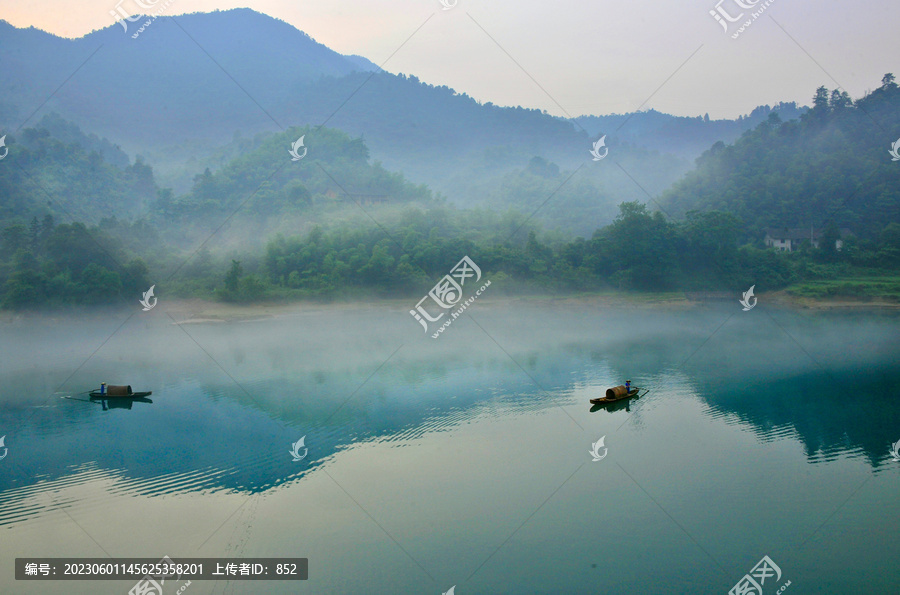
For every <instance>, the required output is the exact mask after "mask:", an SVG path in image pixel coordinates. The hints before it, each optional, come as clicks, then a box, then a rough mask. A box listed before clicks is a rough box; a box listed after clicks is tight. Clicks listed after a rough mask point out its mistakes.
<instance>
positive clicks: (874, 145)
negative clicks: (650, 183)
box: [660, 74, 900, 236]
mask: <svg viewBox="0 0 900 595" xmlns="http://www.w3.org/2000/svg"><path fill="white" fill-rule="evenodd" d="M898 135H900V89H898V86H897V84H896V83H895V82H894V77H893V75H891V74H888V75H885V77H884V79H883V80H882V85H881V87H879V88H878V89H876V90H875V91H873V92H871V93H869V94H868V95H866V96H865V97H863V98H861V99H858V100H856V101H853V100H852V99H851V98H850V97H849V96H848V95H847V93H846V92H841V91H838V90H835V91H831V92H830V93H829V91H828V90H827V89H825V87H820V88H819V89H818V90H817V91H816V94H815V97H814V99H813V107H812V109H811V110H810V111H808V112H807V113H805V114H804V115H803V116H802V117H801V118H800V120H799V121H791V122H782V121H781V120H780V118H779V117H778V116H777V114H773V115H770V116H769V118H768V119H767V120H766V121H765V122H763V123H762V124H760V125H759V126H757V127H756V128H755V129H754V130H752V131H748V132H747V133H745V134H744V135H743V136H741V138H740V139H738V140H737V141H736V142H735V143H734V144H733V145H725V144H724V143H721V142H719V143H716V144H715V145H713V147H712V148H711V149H710V150H708V151H706V152H705V153H704V154H703V155H702V156H701V157H700V158H699V159H698V160H697V168H696V169H695V170H694V171H692V172H691V173H689V174H688V175H687V176H685V177H684V179H683V180H681V181H679V182H678V183H676V184H675V185H674V186H673V187H672V189H671V190H670V191H669V192H667V193H666V194H665V195H663V197H662V199H661V201H660V202H661V204H662V206H663V207H664V209H665V210H666V212H668V213H669V214H671V215H672V216H675V217H679V216H681V215H683V214H684V213H686V212H687V211H690V210H701V211H709V210H719V211H726V212H729V213H732V214H734V215H737V216H738V217H739V218H741V219H742V220H743V223H744V226H745V228H746V229H747V231H748V232H749V233H750V234H751V235H761V234H762V233H763V229H764V228H765V227H806V226H809V225H815V226H816V227H822V226H827V225H829V224H834V225H836V226H837V227H842V228H843V227H847V228H850V229H851V230H852V231H854V232H855V233H857V234H863V235H865V236H874V235H876V234H877V233H878V232H879V231H880V230H881V229H882V228H883V227H884V226H886V225H887V224H888V223H891V222H900V163H898V162H896V161H892V159H891V155H890V154H889V151H890V150H891V147H892V145H893V143H894V142H895V141H896V140H897V136H898Z"/></svg>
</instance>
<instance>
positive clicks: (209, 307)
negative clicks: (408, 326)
mask: <svg viewBox="0 0 900 595" xmlns="http://www.w3.org/2000/svg"><path fill="white" fill-rule="evenodd" d="M740 297H741V296H740V295H735V296H734V298H733V300H732V299H731V298H729V297H727V295H725V294H720V295H718V296H717V297H716V298H714V299H710V298H704V299H697V298H696V297H694V296H692V297H691V298H689V297H686V296H685V293H683V292H627V291H605V292H594V293H579V294H570V295H541V294H524V295H515V296H504V295H494V296H485V297H484V298H482V299H481V300H479V302H478V304H479V306H480V307H481V308H496V307H510V308H515V307H516V306H517V305H531V306H534V305H542V304H546V305H548V306H553V307H559V306H586V307H601V308H627V309H668V310H684V309H693V308H703V307H707V306H709V305H711V304H717V303H718V304H723V303H728V302H731V301H734V302H735V307H739V306H740V304H739V303H738V300H739V299H740ZM755 297H756V298H757V300H758V301H757V303H758V304H768V305H774V306H777V307H779V308H792V309H803V310H848V311H861V310H900V302H897V301H891V300H887V299H879V298H866V297H858V298H857V297H847V296H835V297H809V296H805V295H796V294H794V293H792V292H791V290H790V289H787V290H781V291H774V292H766V293H757V294H756V296H755ZM415 301H416V300H413V299H412V298H390V299H379V298H376V299H372V300H362V299H352V300H342V301H337V300H336V301H330V302H325V301H299V300H298V301H259V302H253V303H234V302H219V301H211V300H203V299H199V298H165V297H164V296H163V297H161V298H160V301H159V305H158V306H157V307H156V308H154V309H153V310H150V311H148V312H142V311H140V308H139V304H137V305H136V306H135V308H136V309H137V312H136V314H135V315H142V316H143V315H150V314H157V315H159V314H162V315H165V316H168V317H170V318H171V319H172V324H217V323H240V322H248V321H253V320H261V319H266V318H275V317H279V316H286V315H291V314H297V313H300V312H303V313H310V312H326V311H328V312H334V311H339V310H342V309H343V310H355V311H359V310H367V309H370V310H372V311H373V313H375V312H379V311H384V310H385V309H388V310H396V311H406V310H410V309H412V307H413V306H414V304H415ZM111 308H112V310H111ZM111 308H110V307H107V308H84V307H79V308H72V309H71V310H62V309H57V310H42V311H23V312H14V311H9V310H4V311H0V322H6V323H8V322H12V321H14V320H17V319H21V318H28V317H31V316H41V317H42V318H45V319H47V320H48V321H52V320H57V319H58V320H63V319H69V318H71V317H100V316H108V315H109V313H110V312H111V311H115V312H117V313H119V312H122V311H123V309H122V308H118V307H114V306H113V307H111Z"/></svg>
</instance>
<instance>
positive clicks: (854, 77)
mask: <svg viewBox="0 0 900 595" xmlns="http://www.w3.org/2000/svg"><path fill="white" fill-rule="evenodd" d="M725 1H726V3H728V2H732V3H733V0H725ZM143 4H144V5H145V6H150V4H149V3H147V2H143ZM690 4H691V6H690V7H678V8H675V7H673V6H670V5H668V4H664V3H662V2H654V1H652V0H642V1H639V2H634V3H630V4H629V5H627V6H626V5H621V4H613V3H598V4H594V5H584V4H582V3H577V4H576V3H575V2H562V3H558V4H556V5H553V6H552V7H551V6H529V5H525V4H523V3H512V2H509V1H507V0H501V1H500V2H495V3H492V5H491V6H484V5H480V4H474V3H471V2H468V1H467V0H459V1H458V3H457V4H456V5H455V6H454V7H453V8H452V9H449V10H442V6H441V3H440V2H439V0H426V1H422V0H420V1H418V2H413V1H412V0H401V1H397V2H392V3H391V5H390V8H385V7H383V6H370V5H368V4H366V3H363V2H360V1H358V0H353V1H350V2H344V3H341V4H339V5H338V4H325V3H317V4H314V5H304V6H297V5H288V4H287V3H283V2H279V1H277V0H262V1H260V2H258V3H255V5H254V6H252V7H246V6H244V5H243V3H240V2H223V1H219V0H198V1H189V0H176V1H174V2H172V4H171V5H170V6H169V7H168V8H166V9H164V12H163V14H164V15H165V16H175V17H177V16H179V15H183V14H187V13H196V12H211V11H215V10H229V9H232V8H251V9H252V10H255V11H257V12H260V13H263V14H266V15H268V16H271V17H273V18H277V19H280V20H283V21H285V22H287V23H289V24H290V25H292V26H293V27H295V28H297V29H299V30H301V31H303V32H304V33H306V34H308V35H309V36H310V37H312V38H313V39H315V40H316V41H318V42H319V43H322V44H324V45H326V46H328V47H329V48H331V49H333V50H335V51H337V52H340V53H342V54H345V55H360V56H363V57H365V58H367V59H369V60H371V61H372V62H373V63H375V64H377V65H380V66H382V67H383V68H384V69H385V70H386V71H388V72H391V73H395V74H396V73H404V74H410V75H415V76H417V77H418V78H420V79H421V80H422V81H423V82H426V83H429V84H434V85H447V86H449V87H451V88H453V89H455V90H457V91H458V92H460V93H467V94H469V95H471V96H472V97H474V98H475V99H477V100H479V101H481V102H485V103H486V102H493V103H495V104H497V105H501V106H518V105H521V106H522V107H526V108H535V109H541V110H546V111H547V112H548V113H550V114H553V115H556V116H562V117H569V116H571V117H577V116H580V115H607V114H616V113H618V114H621V113H629V112H634V111H638V110H647V109H655V110H658V111H660V112H664V113H669V114H673V115H677V116H691V117H694V116H702V115H704V114H707V113H708V114H709V116H710V118H713V119H723V118H736V117H738V116H739V115H743V114H747V113H749V112H750V111H752V110H753V108H755V107H757V106H759V105H766V104H769V105H774V104H776V103H779V102H782V101H784V102H791V101H793V102H796V103H798V104H799V105H809V104H810V100H811V93H810V90H811V89H815V88H816V87H819V86H821V85H825V86H827V87H828V88H835V87H838V86H840V87H841V88H842V89H844V90H846V91H847V92H848V93H849V94H850V95H851V96H853V97H860V96H862V95H864V94H865V93H866V91H868V90H871V89H873V88H875V87H877V84H878V81H879V80H880V79H881V76H882V75H883V74H884V73H885V72H891V71H893V70H895V69H894V68H893V64H892V60H891V55H890V52H888V51H886V49H885V48H884V47H883V44H881V43H879V42H880V40H881V39H888V38H889V35H891V34H892V33H893V31H891V30H889V28H890V26H891V25H890V23H891V22H896V21H897V17H900V7H898V6H897V5H896V4H889V3H888V2H886V1H885V0H878V1H876V2H875V3H874V4H873V5H871V6H872V8H869V10H867V11H865V12H863V11H860V10H858V9H857V8H855V7H854V6H851V5H847V4H844V3H837V2H826V3H822V4H821V6H819V7H818V8H817V9H816V10H814V11H810V10H808V9H806V8H805V7H801V6H799V5H792V4H790V3H779V2H771V0H770V6H769V7H768V8H767V9H766V10H765V12H764V13H762V14H761V15H760V17H759V19H758V20H756V21H754V22H753V24H752V26H751V27H748V28H747V30H746V31H745V32H743V34H741V35H740V37H739V38H737V39H733V38H732V37H731V34H732V33H733V29H729V31H728V33H726V32H724V31H723V30H722V27H721V26H720V24H718V23H717V22H716V20H715V19H714V18H713V17H712V16H711V14H710V12H711V11H712V10H713V9H714V8H716V6H717V3H715V2H712V1H708V0H704V1H702V2H692V3H690ZM719 4H722V3H719ZM764 4H765V2H759V3H758V4H757V5H756V6H762V5H764ZM163 5H164V3H161V2H159V3H155V4H153V5H152V9H151V10H142V9H141V8H140V7H139V5H138V4H137V3H135V2H134V0H124V1H120V2H118V3H113V2H111V1H110V0H87V1H86V2H84V3H81V4H80V5H79V9H78V10H77V12H76V11H72V10H71V9H70V5H69V4H63V3H61V2H56V1H51V2H46V3H42V4H41V5H40V6H37V5H30V4H28V5H14V6H5V7H3V8H2V9H0V18H2V19H4V20H6V21H7V22H9V23H10V24H11V25H13V26H15V27H19V28H27V27H31V26H34V27H36V28H38V29H41V30H43V31H46V32H49V33H52V34H54V35H59V36H62V37H68V38H78V37H82V36H84V35H86V34H88V33H90V32H91V31H93V30H99V29H104V28H107V27H110V26H112V27H116V26H117V25H116V24H115V22H114V19H113V17H112V16H111V15H110V13H111V12H114V11H115V9H116V8H117V7H119V8H121V9H124V10H125V11H127V12H128V13H129V14H139V13H141V12H149V13H152V12H154V11H155V10H159V7H161V6H163ZM722 7H723V10H725V11H726V12H728V11H730V12H729V14H735V16H736V13H735V12H734V10H733V9H732V8H729V7H727V6H725V5H724V4H722ZM67 9H68V10H67ZM873 9H874V10H873ZM735 10H739V9H735ZM869 14H877V15H879V18H877V19H870V18H868V15H869ZM892 15H893V17H895V18H891V16H892ZM863 19H865V21H863ZM733 26H736V25H733ZM123 35H124V33H123ZM535 39H540V40H541V42H540V43H535ZM848 48H852V51H848ZM473 64H477V65H479V67H478V68H472V65H473Z"/></svg>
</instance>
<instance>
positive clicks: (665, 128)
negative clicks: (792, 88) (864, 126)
mask: <svg viewBox="0 0 900 595" xmlns="http://www.w3.org/2000/svg"><path fill="white" fill-rule="evenodd" d="M806 110H807V108H805V107H798V106H797V104H796V103H793V102H790V103H779V104H777V105H775V106H774V107H770V106H768V105H761V106H759V107H757V108H756V109H754V110H753V111H752V112H750V114H748V115H747V116H739V117H738V118H737V119H736V120H727V119H724V120H710V119H709V115H708V114H706V115H704V116H697V117H694V118H689V117H683V116H672V115H670V114H664V113H662V112H658V111H656V110H653V109H651V110H647V111H644V112H633V113H630V114H610V115H606V116H581V117H578V118H575V121H576V122H578V124H579V125H581V126H582V127H584V129H585V130H587V131H588V133H589V134H591V135H592V136H600V135H601V134H610V135H612V136H614V137H615V138H617V139H619V140H620V141H621V142H625V143H630V144H633V145H637V146H640V147H644V148H645V149H654V150H656V151H659V152H660V153H670V154H673V155H676V156H678V157H681V158H683V159H687V160H690V161H693V160H694V159H696V158H697V157H699V156H700V155H701V154H702V153H703V152H704V151H706V150H707V149H709V147H711V146H712V145H714V144H715V143H717V142H719V141H722V142H725V143H731V142H733V141H734V140H735V139H737V138H738V137H739V136H740V135H741V134H743V133H744V132H746V131H748V130H750V129H752V128H755V127H756V126H757V125H758V124H760V123H761V122H763V121H765V119H766V118H768V116H769V114H771V113H773V112H774V113H777V114H778V117H779V118H781V120H782V121H787V120H796V119H797V118H799V117H800V116H801V115H802V114H803V113H804V112H806Z"/></svg>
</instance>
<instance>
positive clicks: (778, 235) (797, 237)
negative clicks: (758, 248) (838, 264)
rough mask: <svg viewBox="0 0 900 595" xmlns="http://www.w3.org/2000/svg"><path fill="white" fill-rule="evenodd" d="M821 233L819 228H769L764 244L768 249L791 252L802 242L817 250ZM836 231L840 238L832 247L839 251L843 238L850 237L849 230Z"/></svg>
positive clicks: (842, 245)
mask: <svg viewBox="0 0 900 595" xmlns="http://www.w3.org/2000/svg"><path fill="white" fill-rule="evenodd" d="M823 231H824V230H823V229H821V228H820V229H816V228H814V227H809V228H808V229H805V228H802V227H793V228H789V227H783V228H775V227H771V228H769V229H767V230H766V239H765V242H766V246H769V247H770V248H775V249H776V250H782V251H786V252H792V251H793V250H796V249H798V248H799V247H800V244H801V243H803V241H804V240H806V241H807V242H809V243H810V244H811V245H812V246H814V247H815V248H818V247H819V239H820V238H821V237H822V232H823ZM838 231H839V233H840V236H841V237H840V238H839V239H838V240H837V241H836V242H835V243H834V247H835V248H836V249H838V250H840V249H841V248H843V247H844V238H846V237H847V236H849V235H850V230H849V229H846V228H844V229H840V230H838Z"/></svg>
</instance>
